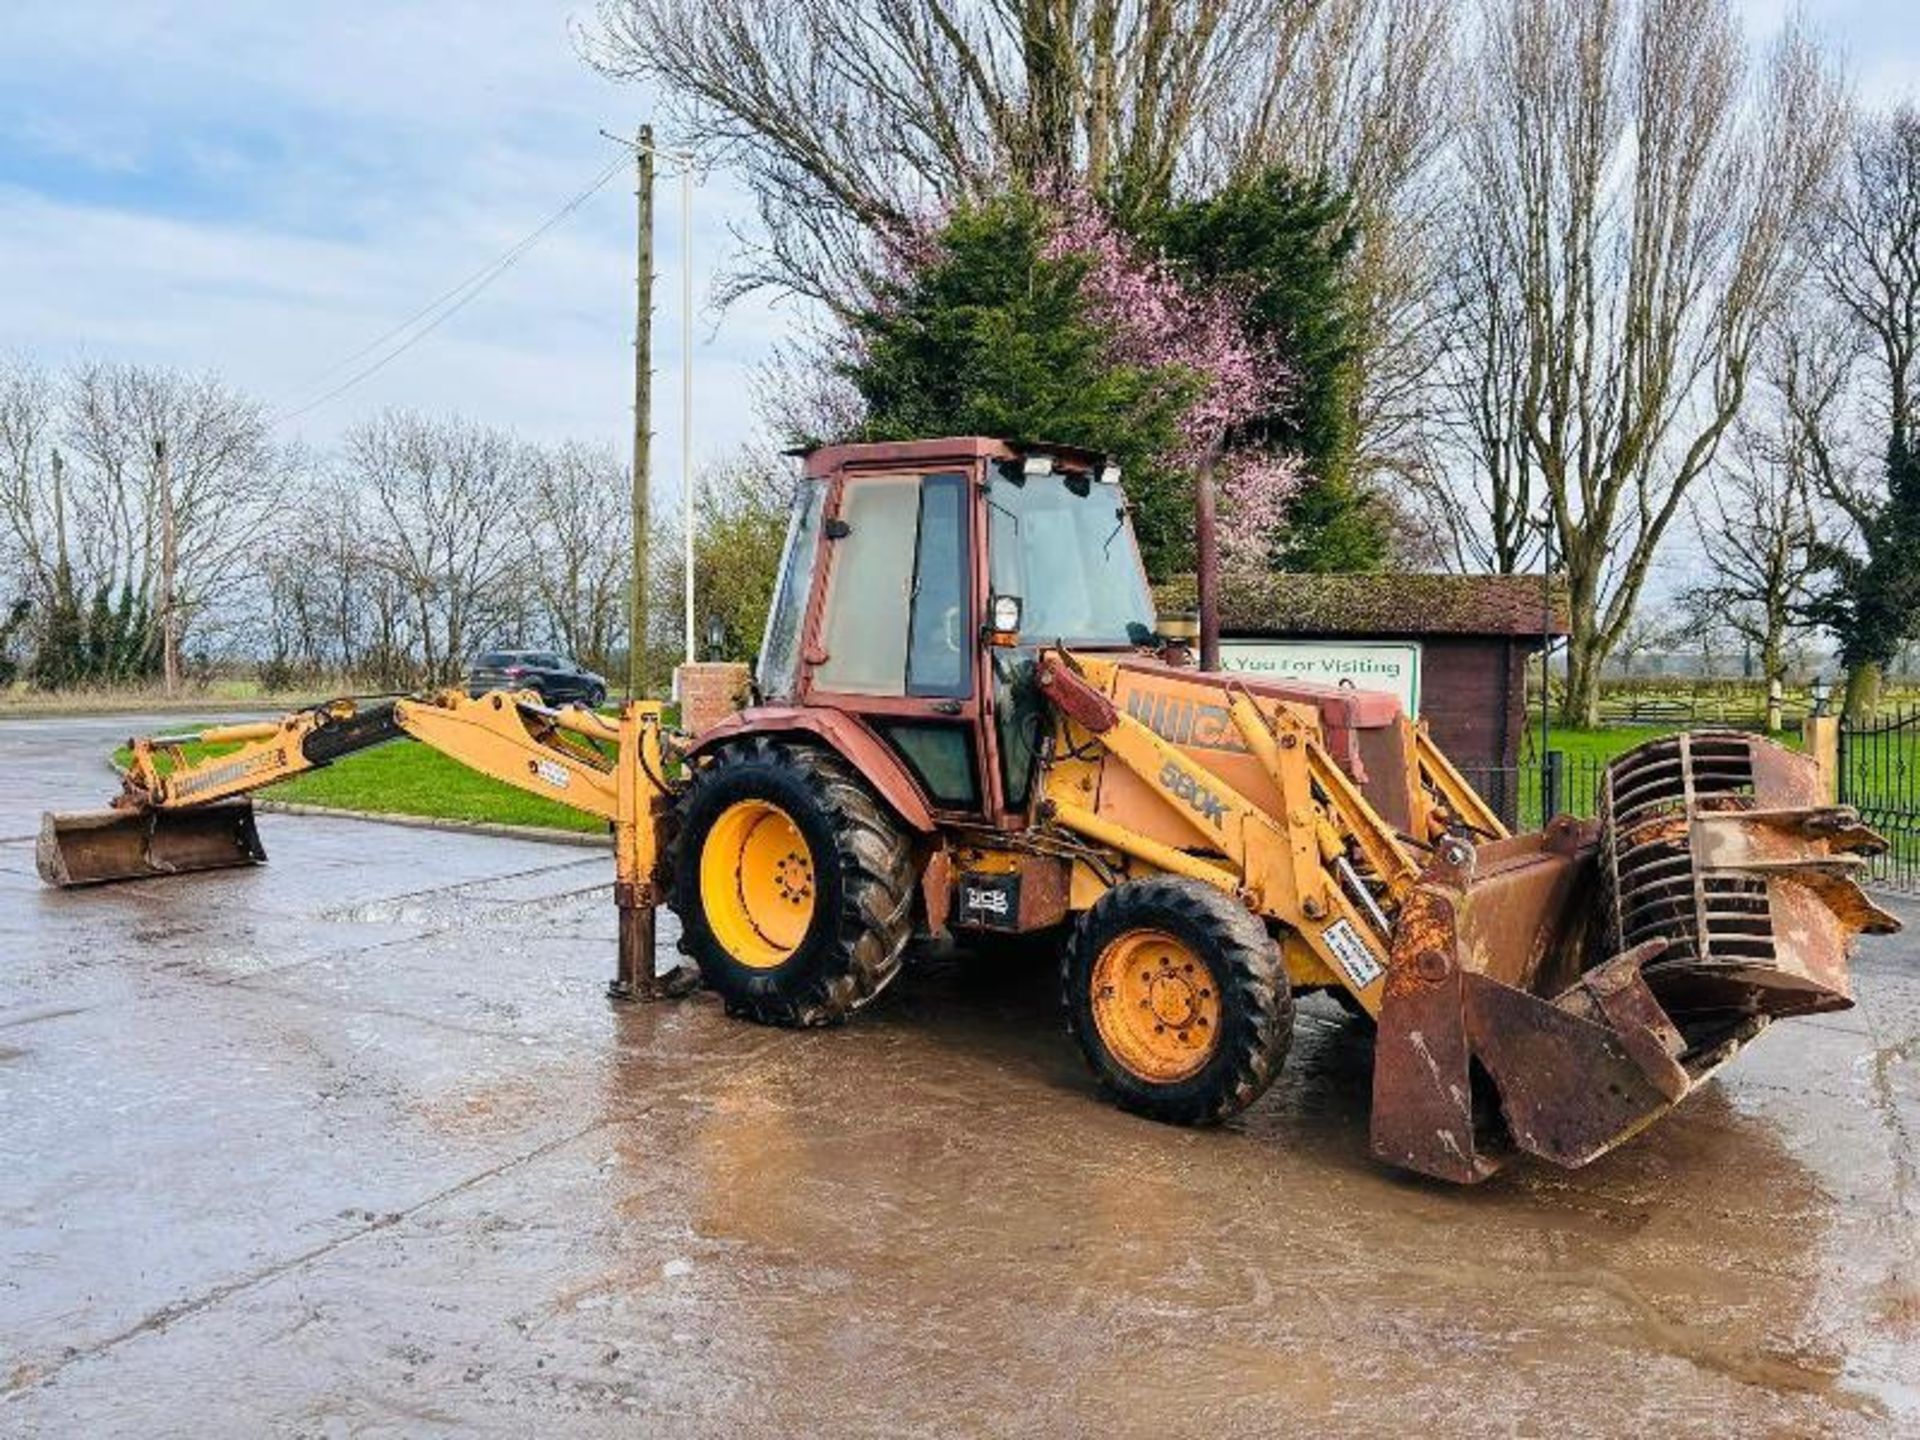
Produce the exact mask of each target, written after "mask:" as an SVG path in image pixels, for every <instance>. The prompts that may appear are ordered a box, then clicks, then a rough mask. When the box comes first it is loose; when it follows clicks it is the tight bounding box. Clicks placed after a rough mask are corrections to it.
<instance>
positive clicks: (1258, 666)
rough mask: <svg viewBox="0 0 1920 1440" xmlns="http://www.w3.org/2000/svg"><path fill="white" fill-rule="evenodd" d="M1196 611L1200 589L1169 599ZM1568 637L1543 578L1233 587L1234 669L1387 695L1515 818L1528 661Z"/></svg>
mask: <svg viewBox="0 0 1920 1440" xmlns="http://www.w3.org/2000/svg"><path fill="white" fill-rule="evenodd" d="M1159 595H1160V601H1161V605H1162V608H1163V610H1165V611H1167V612H1169V613H1171V612H1173V611H1178V610H1190V609H1191V608H1192V606H1193V603H1194V602H1193V598H1192V597H1193V586H1192V583H1191V581H1186V582H1184V583H1183V582H1174V583H1173V584H1170V585H1167V586H1163V587H1161V589H1160V592H1159ZM1566 633H1567V608H1566V594H1565V590H1564V587H1563V586H1561V585H1560V584H1559V583H1557V582H1556V583H1555V585H1554V586H1553V588H1552V595H1551V601H1549V595H1548V589H1547V586H1546V585H1545V584H1544V583H1543V580H1542V577H1540V576H1538V575H1393V574H1380V575H1294V574H1271V575H1265V576H1261V577H1259V578H1258V579H1257V580H1252V581H1239V582H1228V583H1227V584H1225V585H1223V586H1222V589H1221V596H1220V640H1221V646H1220V648H1221V663H1222V665H1223V666H1224V667H1225V668H1227V669H1243V670H1252V671H1258V672H1260V673H1267V674H1287V675H1292V676H1296V677H1298V678H1300V679H1303V680H1319V681H1323V682H1326V683H1330V684H1351V685H1353V686H1355V687H1356V688H1359V689H1381V690H1389V691H1392V692H1393V693H1394V694H1396V695H1398V696H1399V697H1400V700H1401V704H1402V705H1403V706H1404V707H1405V708H1406V709H1408V710H1409V711H1411V712H1412V713H1414V714H1417V715H1418V716H1420V718H1422V719H1424V720H1425V721H1426V722H1427V724H1428V726H1429V728H1430V729H1431V731H1432V734H1433V738H1434V739H1435V740H1436V741H1437V742H1438V743H1439V745H1440V747H1441V749H1442V750H1444V751H1445V752H1446V753H1447V754H1448V755H1449V756H1450V757H1452V759H1453V761H1454V763H1455V764H1456V765H1458V766H1459V767H1460V768H1461V769H1462V770H1463V771H1465V772H1466V774H1467V778H1468V779H1470V780H1471V781H1473V782H1474V784H1475V786H1476V787H1478V788H1479V789H1480V790H1481V792H1482V793H1483V794H1485V795H1486V797H1487V799H1488V800H1489V801H1490V802H1492V804H1493V805H1494V807H1495V808H1496V809H1498V810H1500V811H1502V812H1503V813H1505V814H1507V815H1509V816H1511V814H1512V812H1513V809H1514V805H1515V801H1516V799H1517V795H1518V791H1517V788H1516V780H1515V772H1516V768H1517V767H1518V765H1519V763H1520V756H1521V753H1522V741H1523V739H1524V736H1525V734H1526V732H1527V729H1528V724H1529V717H1528V714H1527V661H1528V659H1529V657H1530V656H1532V655H1534V654H1536V653H1538V651H1539V650H1540V648H1541V644H1542V637H1543V635H1552V636H1554V637H1560V636H1564V635H1565V634H1566Z"/></svg>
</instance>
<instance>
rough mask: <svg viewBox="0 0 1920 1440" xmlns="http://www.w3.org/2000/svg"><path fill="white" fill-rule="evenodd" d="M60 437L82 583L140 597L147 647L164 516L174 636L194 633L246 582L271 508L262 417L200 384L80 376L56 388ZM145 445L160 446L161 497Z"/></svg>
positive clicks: (159, 373)
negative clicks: (121, 588) (171, 566)
mask: <svg viewBox="0 0 1920 1440" xmlns="http://www.w3.org/2000/svg"><path fill="white" fill-rule="evenodd" d="M64 388H65V394H64V397H63V398H64V407H63V408H64V411H65V435H66V440H67V444H68V447H69V450H70V452H71V454H72V455H73V457H74V459H75V464H74V466H73V467H72V468H73V475H74V480H75V483H74V487H73V490H72V497H71V503H72V506H73V511H74V516H75V521H76V523H75V534H76V535H77V537H78V538H79V548H80V551H81V554H82V555H83V556H84V565H83V573H84V574H86V576H87V577H88V578H89V580H90V581H91V582H92V583H93V584H94V585H96V586H99V585H108V586H118V585H120V584H123V583H124V584H129V585H131V587H132V589H133V591H134V593H135V594H137V595H141V596H144V597H146V598H147V601H148V614H149V616H150V621H149V623H150V625H151V626H152V627H153V628H154V635H155V641H156V643H157V637H158V626H159V624H160V616H161V608H162V598H163V597H162V596H161V594H160V578H161V577H160V543H161V542H160V536H161V530H162V528H163V526H164V525H165V523H166V518H167V517H166V516H165V514H164V513H163V505H165V506H169V507H170V508H171V510H172V521H173V526H174V533H175V535H176V536H177V542H176V543H177V546H178V556H179V560H178V573H177V575H176V577H175V582H174V583H175V590H176V595H175V603H176V604H177V605H178V606H179V609H180V619H179V624H180V633H181V634H182V635H183V636H185V635H187V634H188V633H189V632H190V631H191V630H192V629H193V628H194V627H195V626H196V625H200V626H204V625H205V623H206V622H207V621H208V620H209V619H210V618H211V617H213V616H215V615H216V614H217V613H218V612H219V609H220V607H221V606H222V605H223V604H225V602H227V601H228V600H229V599H230V598H231V597H232V596H233V595H234V594H235V593H236V591H237V588H238V587H239V586H240V585H242V584H243V583H245V581H246V580H247V578H248V577H249V575H250V574H251V571H252V553H253V547H254V546H255V544H256V542H257V541H258V540H259V538H260V536H261V534H262V532H263V531H264V529H265V528H266V526H267V525H268V524H269V522H270V521H271V519H272V516H273V513H274V506H275V504H276V503H277V501H278V498H279V492H278V490H277V487H276V486H275V485H274V480H275V466H276V463H277V452H276V450H275V448H274V445H273V443H272V438H271V433H270V431H269V429H268V425H267V418H266V408H265V406H264V405H262V404H261V403H260V402H259V401H257V400H255V399H253V398H252V397H251V396H248V395H244V394H242V393H241V392H240V391H238V390H235V389H233V388H232V387H230V386H228V385H226V384H224V383H222V382H221V381H219V380H217V379H215V378H213V377H211V376H185V375H180V374H178V373H176V372H173V371H167V370H155V369H150V368H147V367H144V366H137V365H120V364H89V365H83V366H81V367H80V368H79V369H77V370H75V371H74V372H73V373H72V374H71V375H69V376H68V377H67V380H66V384H65V387H64ZM155 441H164V442H165V444H166V450H167V456H168V467H169V470H170V475H171V483H170V485H169V487H168V490H167V493H166V494H165V495H164V496H163V494H162V491H161V485H160V476H159V473H158V469H157V467H156V464H155V460H154V443H155Z"/></svg>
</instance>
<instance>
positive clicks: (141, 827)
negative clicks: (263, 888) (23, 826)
mask: <svg viewBox="0 0 1920 1440" xmlns="http://www.w3.org/2000/svg"><path fill="white" fill-rule="evenodd" d="M266 858H267V852H266V850H265V849H263V848H262V847H261V844H260V832H259V830H258V829H257V828H256V827H255V825H254V821H253V802H252V801H251V800H233V801H227V802H225V803H223V804H219V805H205V806H198V807H196V808H194V809H191V810H82V811H72V812H69V813H67V814H64V815H57V814H55V813H53V812H52V811H48V812H46V813H45V814H43V815H42V816H41V817H40V842H39V845H38V846H37V847H36V849H35V851H34V861H35V864H36V865H37V866H38V868H39V871H40V878H41V879H42V880H44V881H46V882H47V884H49V885H57V886H59V887H60V888H61V889H68V888H70V887H72V886H75V885H105V884H109V883H111V882H113V881H116V880H144V879H147V878H149V877H152V876H156V875H182V874H186V873H189V872H191V871H196V870H227V869H232V868H233V867H235V866H240V865H259V864H262V863H263V862H264V861H265V860H266Z"/></svg>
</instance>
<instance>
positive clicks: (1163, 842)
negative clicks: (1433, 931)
mask: <svg viewBox="0 0 1920 1440" xmlns="http://www.w3.org/2000/svg"><path fill="white" fill-rule="evenodd" d="M1071 663H1072V664H1073V665H1074V666H1075V667H1077V668H1078V670H1079V672H1080V673H1081V675H1082V676H1083V677H1084V678H1085V679H1086V680H1087V681H1088V683H1089V684H1091V685H1093V686H1094V687H1095V688H1096V689H1099V690H1101V691H1102V692H1103V693H1105V694H1107V695H1108V696H1112V695H1113V694H1115V693H1116V691H1117V690H1118V688H1119V680H1120V676H1121V674H1122V672H1121V671H1120V668H1119V667H1118V666H1117V665H1115V664H1114V663H1113V662H1111V661H1107V660H1101V659H1099V658H1097V657H1085V656H1076V657H1072V660H1071ZM1154 678H1157V677H1154ZM1128 683H1129V684H1131V685H1132V686H1133V687H1134V689H1135V693H1136V695H1137V694H1138V693H1139V691H1140V689H1141V687H1143V686H1144V685H1145V684H1146V683H1147V682H1145V681H1143V680H1142V679H1141V677H1140V676H1139V675H1138V674H1137V673H1136V674H1134V675H1132V676H1131V677H1130V679H1129V682H1128ZM1169 683H1170V684H1173V683H1177V684H1178V685H1179V686H1180V687H1181V689H1182V693H1184V692H1186V691H1190V690H1191V689H1192V688H1193V686H1194V683H1195V682H1194V680H1193V679H1192V678H1191V677H1188V676H1175V677H1170V678H1169ZM1214 711H1217V712H1218V713H1217V714H1214V713H1212V712H1214ZM1207 719H1208V721H1209V725H1210V728H1209V730H1208V732H1207V734H1206V737H1205V738H1206V744H1205V746H1204V747H1203V748H1204V749H1205V750H1206V752H1207V755H1208V758H1209V760H1211V759H1213V758H1215V757H1217V756H1229V757H1237V769H1236V774H1238V775H1240V776H1243V777H1246V779H1247V781H1248V782H1249V783H1250V784H1251V783H1257V784H1258V785H1259V786H1260V788H1261V789H1262V790H1264V791H1267V792H1268V793H1269V794H1270V795H1271V796H1272V802H1271V804H1270V805H1263V804H1260V803H1257V802H1256V801H1255V800H1254V799H1252V798H1251V797H1250V796H1249V795H1248V794H1246V793H1245V792H1243V791H1242V790H1241V789H1240V788H1238V787H1237V786H1236V785H1234V784H1231V783H1229V782H1228V780H1226V779H1225V778H1223V777H1222V776H1221V775H1220V773H1219V772H1218V770H1216V769H1215V768H1214V767H1213V766H1212V765H1210V764H1208V763H1203V762H1202V761H1201V760H1200V759H1199V758H1197V757H1196V755H1195V754H1194V752H1193V750H1192V749H1190V748H1187V747H1183V746H1180V745H1176V744H1174V743H1173V742H1171V741H1169V740H1166V739H1164V738H1162V737H1161V736H1160V735H1159V734H1157V733H1155V731H1154V730H1152V729H1150V728H1149V727H1148V726H1147V725H1145V724H1143V723H1142V722H1141V721H1139V720H1137V719H1135V718H1133V717H1132V716H1131V715H1129V714H1126V713H1124V712H1122V713H1119V714H1118V717H1117V719H1116V722H1115V723H1114V725H1113V726H1112V727H1111V728H1110V729H1108V730H1106V731H1104V732H1102V733H1100V734H1098V735H1094V734H1090V733H1088V732H1087V731H1085V730H1082V729H1081V728H1080V727H1079V726H1077V725H1075V724H1074V723H1073V722H1072V721H1070V720H1068V719H1066V718H1064V717H1062V718H1060V719H1059V720H1058V721H1057V725H1058V729H1059V733H1058V735H1057V737H1056V743H1055V746H1054V752H1055V753H1056V754H1057V755H1068V756H1073V757H1075V758H1073V759H1072V760H1071V762H1070V763H1068V764H1064V765H1055V766H1053V767H1051V768H1050V769H1049V770H1048V772H1047V775H1046V777H1045V779H1044V782H1043V785H1044V790H1043V797H1044V800H1045V802H1046V806H1047V813H1049V814H1050V816H1051V818H1052V820H1053V821H1054V823H1056V824H1058V825H1060V826H1063V827H1064V828H1066V829H1068V830H1070V831H1073V832H1075V833H1076V834H1079V835H1081V836H1083V837H1085V838H1086V839H1087V840H1089V841H1092V842H1094V843H1095V844H1098V845H1102V846H1107V847H1110V848H1112V849H1114V850H1117V851H1119V852H1120V853H1121V854H1123V855H1125V856H1127V857H1128V859H1129V862H1130V863H1129V865H1128V874H1129V875H1130V876H1131V875H1139V874H1151V873H1154V872H1156V871H1157V872H1163V873H1168V874H1176V875H1186V876H1191V877H1193V878H1195V879H1199V880H1202V881H1204V882H1206V883H1207V884H1210V885H1214V886H1216V887H1218V888H1219V889H1221V890H1224V891H1226V892H1228V893H1229V894H1234V895H1237V896H1238V897H1239V898H1240V899H1241V900H1242V901H1243V902H1244V903H1246V905H1247V906H1248V907H1249V908H1250V909H1252V910H1253V911H1254V912H1255V913H1256V914H1258V915H1260V916H1262V917H1263V918H1264V919H1266V920H1267V921H1268V922H1269V924H1270V925H1271V926H1273V928H1275V929H1276V930H1277V931H1278V932H1279V935H1280V939H1281V953H1282V955H1283V957H1284V959H1285V963H1286V967H1287V978H1288V981H1289V983H1290V984H1293V985H1295V986H1310V985H1326V984H1339V985H1341V986H1342V987H1343V988H1344V989H1346V990H1347V991H1348V992H1349V993H1351V994H1352V995H1353V996H1354V997H1355V998H1356V999H1357V1000H1358V1001H1359V1002H1360V1004H1361V1005H1362V1006H1363V1007H1365V1008H1366V1010H1367V1011H1368V1012H1369V1013H1370V1014H1376V1015H1377V1014H1378V1013H1379V1009H1380V1004H1381V1001H1382V999H1383V996H1384V988H1385V977H1386V962H1387V955H1388V948H1389V940H1388V937H1387V936H1385V935H1382V934H1381V933H1380V932H1379V931H1378V930H1376V929H1375V928H1374V926H1373V924H1372V922H1371V921H1370V920H1369V919H1368V918H1367V917H1366V916H1365V915H1364V914H1362V913H1361V912H1360V910H1359V909H1358V908H1357V907H1356V906H1355V904H1354V903H1353V901H1352V899H1351V898H1350V897H1349V896H1348V894H1347V892H1346V891H1345V890H1344V889H1343V888H1342V886H1341V885H1340V883H1339V882H1338V880H1337V878H1336V876H1335V874H1334V873H1333V869H1332V861H1333V860H1334V858H1335V857H1336V856H1338V855H1340V854H1341V853H1342V852H1343V850H1344V846H1343V845H1341V844H1339V843H1338V842H1339V841H1340V839H1341V837H1345V836H1352V837H1353V838H1354V839H1355V842H1356V844H1357V846H1358V848H1359V850H1360V853H1361V854H1362V855H1363V856H1364V857H1365V858H1366V860H1367V862H1368V866H1369V869H1371V870H1372V871H1373V872H1374V873H1375V874H1376V875H1377V876H1378V877H1379V878H1380V879H1381V880H1382V881H1384V882H1385V885H1386V887H1387V897H1388V898H1389V899H1390V900H1395V899H1398V898H1399V896H1400V895H1401V894H1402V893H1404V890H1405V889H1406V888H1409V887H1410V886H1411V885H1412V883H1413V881H1414V879H1415V878H1416V877H1417V875H1418V866H1417V865H1416V863H1415V861H1414V860H1413V857H1412V856H1411V855H1410V854H1409V853H1408V852H1407V851H1406V849H1405V848H1404V847H1403V846H1402V844H1401V843H1400V841H1399V839H1398V837H1397V836H1395V835H1394V833H1393V831H1392V829H1391V827H1389V826H1387V825H1386V824H1385V823H1384V822H1382V821H1381V819H1380V818H1379V816H1378V815H1377V814H1376V813H1375V812H1374V811H1373V809H1372V807H1371V806H1369V805H1368V804H1367V803H1366V800H1365V797H1363V796H1362V795H1361V794H1360V792H1359V790H1358V788H1357V787H1355V786H1354V785H1353V784H1352V782H1351V781H1349V780H1348V779H1347V777H1346V776H1345V775H1344V773H1342V772H1341V771H1340V770H1339V767H1338V766H1336V765H1334V763H1333V761H1332V759H1331V757H1329V756H1328V755H1327V754H1326V752H1325V750H1324V749H1323V747H1322V746H1321V745H1320V743H1319V741H1320V734H1319V728H1318V725H1317V723H1316V720H1315V719H1314V718H1313V717H1312V716H1311V712H1307V711H1304V710H1303V708H1302V707H1299V706H1293V705H1286V704H1276V703H1271V702H1269V703H1267V704H1259V703H1256V702H1255V700H1254V698H1253V697H1252V696H1251V695H1250V694H1249V693H1248V692H1246V691H1244V690H1240V691H1234V690H1232V689H1230V688H1229V689H1228V690H1227V691H1226V692H1225V693H1221V692H1220V691H1219V690H1217V689H1216V699H1215V701H1214V702H1213V704H1212V705H1211V706H1210V708H1209V714H1208V716H1207ZM1115 770H1119V771H1124V772H1125V774H1126V775H1127V776H1128V777H1129V788H1128V791H1127V793H1126V794H1125V795H1124V796H1123V797H1122V798H1120V799H1118V800H1114V799H1112V798H1110V794H1109V792H1110V787H1111V785H1112V772H1114V771H1115ZM1090 772H1099V773H1097V774H1095V773H1090ZM1090 801H1091V802H1092V803H1089V802H1090ZM1483 808H1484V807H1483ZM1330 835H1331V837H1332V839H1333V840H1334V841H1335V842H1336V843H1335V844H1333V845H1332V846H1329V845H1328V843H1327V841H1328V838H1329V836H1330ZM1329 850H1331V851H1332V853H1331V854H1330V853H1329ZM1094 889H1095V887H1094V886H1093V885H1089V884H1086V883H1076V884H1075V885H1074V886H1073V889H1072V894H1071V903H1072V904H1073V905H1074V907H1075V908H1083V905H1084V904H1091V903H1092V899H1094V898H1098V897H1097V894H1095V893H1093V892H1094ZM1343 953H1344V956H1345V960H1346V963H1342V955H1343ZM1350 967H1351V968H1350Z"/></svg>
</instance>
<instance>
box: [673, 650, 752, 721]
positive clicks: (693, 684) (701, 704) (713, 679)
mask: <svg viewBox="0 0 1920 1440" xmlns="http://www.w3.org/2000/svg"><path fill="white" fill-rule="evenodd" d="M751 673H752V672H750V671H749V670H748V669H747V667H746V666H745V665H742V664H741V663H740V662H739V661H737V660H704V661H701V662H700V663H698V664H695V665H680V666H677V667H675V669H674V672H673V676H674V683H675V685H676V687H677V688H678V689H679V692H680V728H681V729H682V730H684V731H686V732H687V733H688V734H689V735H698V734H700V733H701V732H703V731H705V730H709V729H711V728H712V727H713V726H714V725H716V724H718V723H719V722H720V721H722V720H724V719H726V718H727V716H729V715H731V714H733V712H734V711H736V710H738V709H739V708H740V707H741V706H742V705H744V704H746V703H747V682H748V679H749V677H750V675H751Z"/></svg>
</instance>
